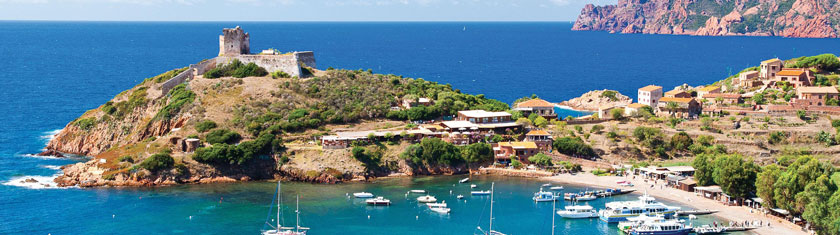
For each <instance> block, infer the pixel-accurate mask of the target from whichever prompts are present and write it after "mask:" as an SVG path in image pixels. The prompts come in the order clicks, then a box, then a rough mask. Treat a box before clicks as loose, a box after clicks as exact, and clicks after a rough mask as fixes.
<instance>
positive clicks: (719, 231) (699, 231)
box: [694, 224, 726, 234]
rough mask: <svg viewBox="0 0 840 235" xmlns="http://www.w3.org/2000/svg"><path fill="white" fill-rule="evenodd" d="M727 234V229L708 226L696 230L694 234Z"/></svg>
mask: <svg viewBox="0 0 840 235" xmlns="http://www.w3.org/2000/svg"><path fill="white" fill-rule="evenodd" d="M725 232H726V228H725V227H713V226H710V225H708V224H707V225H703V226H700V227H696V228H694V233H696V234H722V233H725Z"/></svg>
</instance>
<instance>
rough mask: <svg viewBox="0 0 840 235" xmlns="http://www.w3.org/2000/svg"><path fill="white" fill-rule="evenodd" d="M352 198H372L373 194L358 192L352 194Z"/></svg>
mask: <svg viewBox="0 0 840 235" xmlns="http://www.w3.org/2000/svg"><path fill="white" fill-rule="evenodd" d="M353 197H356V198H372V197H373V193H368V192H358V193H353Z"/></svg>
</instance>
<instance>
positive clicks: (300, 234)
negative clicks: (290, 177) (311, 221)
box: [262, 181, 309, 235]
mask: <svg viewBox="0 0 840 235" xmlns="http://www.w3.org/2000/svg"><path fill="white" fill-rule="evenodd" d="M276 194H277V198H276V199H275V200H277V218H276V219H275V221H276V223H275V224H271V223H269V222H268V221H266V222H265V223H266V224H267V225H268V226H270V227H272V228H274V229H271V230H263V231H262V235H306V231H307V230H309V228H306V227H301V226H300V196H298V197H297V199H296V202H295V214H296V221H297V222H295V226H294V227H283V226H282V225H281V224H280V210H281V209H282V208H280V201H281V199H280V181H277V193H276ZM269 210H271V209H270V208H269Z"/></svg>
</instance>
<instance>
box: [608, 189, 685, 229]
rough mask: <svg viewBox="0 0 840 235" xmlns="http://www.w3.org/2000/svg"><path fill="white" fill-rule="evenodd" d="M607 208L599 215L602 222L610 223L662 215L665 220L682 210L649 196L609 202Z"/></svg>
mask: <svg viewBox="0 0 840 235" xmlns="http://www.w3.org/2000/svg"><path fill="white" fill-rule="evenodd" d="M605 207H606V208H604V209H602V210H601V211H599V212H598V214H599V217H600V218H601V220H603V221H606V222H608V223H615V222H620V221H625V220H627V218H630V217H636V216H640V215H647V216H656V215H662V216H664V217H665V218H671V217H673V216H674V215H675V214H676V212H677V211H678V210H679V209H680V208H679V207H675V206H667V205H665V204H662V203H661V202H657V201H656V199H655V198H653V197H650V196H648V195H647V194H645V195H643V196H640V197H639V200H636V201H620V202H609V203H607V204H606V205H605Z"/></svg>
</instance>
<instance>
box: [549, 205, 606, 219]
mask: <svg viewBox="0 0 840 235" xmlns="http://www.w3.org/2000/svg"><path fill="white" fill-rule="evenodd" d="M557 215H560V217H563V218H567V219H581V218H597V217H598V211H596V210H595V209H594V208H592V206H589V205H583V206H567V207H565V208H563V210H558V211H557Z"/></svg>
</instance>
